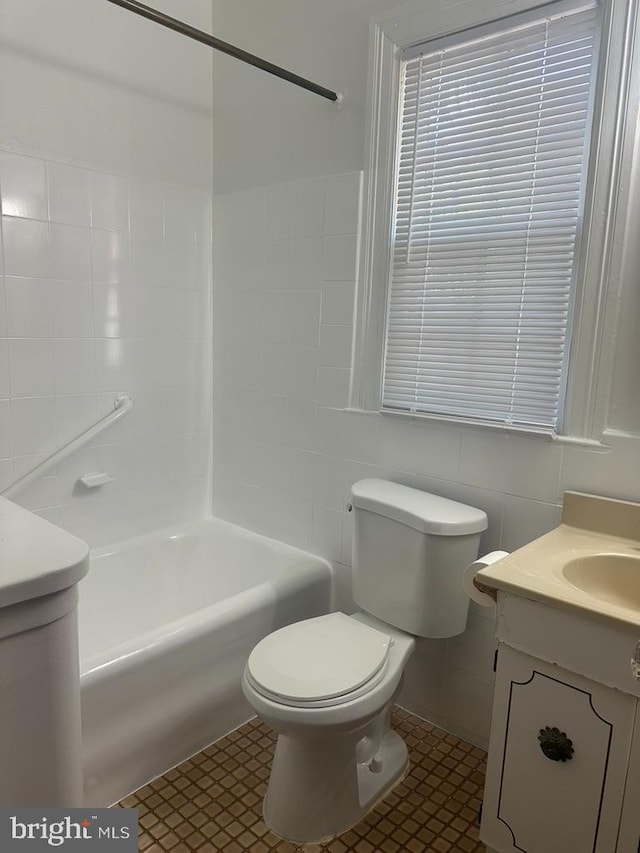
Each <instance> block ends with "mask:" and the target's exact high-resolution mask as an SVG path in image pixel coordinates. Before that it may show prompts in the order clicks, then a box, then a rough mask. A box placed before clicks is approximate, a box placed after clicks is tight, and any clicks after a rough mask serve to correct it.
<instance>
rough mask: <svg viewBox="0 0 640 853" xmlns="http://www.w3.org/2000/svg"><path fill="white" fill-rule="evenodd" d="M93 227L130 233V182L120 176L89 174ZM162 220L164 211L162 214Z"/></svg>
mask: <svg viewBox="0 0 640 853" xmlns="http://www.w3.org/2000/svg"><path fill="white" fill-rule="evenodd" d="M89 199H90V202H91V227H92V228H101V229H104V230H106V231H122V232H124V233H125V234H126V233H127V232H128V231H129V182H128V181H127V179H126V178H122V177H120V176H119V175H108V174H106V173H104V172H89ZM160 216H161V219H162V211H161V212H160Z"/></svg>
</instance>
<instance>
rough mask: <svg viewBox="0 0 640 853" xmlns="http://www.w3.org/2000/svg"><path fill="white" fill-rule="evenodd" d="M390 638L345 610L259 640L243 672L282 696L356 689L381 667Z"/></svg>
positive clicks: (308, 697)
mask: <svg viewBox="0 0 640 853" xmlns="http://www.w3.org/2000/svg"><path fill="white" fill-rule="evenodd" d="M390 645H391V638H390V637H389V636H388V635H387V634H383V633H382V631H377V630H376V629H375V628H370V627H369V626H368V625H364V624H363V623H362V622H358V621H356V620H355V619H351V618H350V617H349V616H345V614H344V613H329V614H328V615H326V616H318V617H316V618H315V619H306V620H305V621H303V622H296V623H295V624H293V625H288V626H287V627H286V628H280V630H279V631H274V633H273V634H269V636H268V637H265V639H264V640H262V641H261V642H259V643H258V645H257V646H256V647H255V649H254V650H253V651H252V652H251V654H250V655H249V660H248V662H247V670H248V672H249V675H250V676H251V679H252V680H253V681H254V683H255V684H256V685H257V686H259V687H262V688H263V689H264V690H265V691H268V693H270V694H274V695H275V696H279V697H282V698H283V699H285V700H293V701H299V702H314V701H318V700H322V699H332V698H333V697H335V696H340V695H343V694H345V693H350V692H352V691H353V690H357V689H358V687H361V686H362V685H363V684H365V683H366V682H367V681H369V680H370V679H372V678H373V676H374V675H375V674H376V673H377V672H378V671H379V670H380V669H381V667H382V666H383V665H384V663H385V661H386V659H387V655H388V654H389V646H390Z"/></svg>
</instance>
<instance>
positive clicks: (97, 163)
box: [0, 0, 211, 545]
mask: <svg viewBox="0 0 640 853" xmlns="http://www.w3.org/2000/svg"><path fill="white" fill-rule="evenodd" d="M163 8H165V9H166V11H168V12H170V13H174V14H180V15H182V16H183V17H184V18H186V19H188V20H190V21H191V22H192V23H194V24H195V25H197V26H202V27H204V28H209V27H210V25H211V20H210V19H211V7H210V3H209V2H208V0H189V2H184V0H181V2H177V0H176V2H173V3H169V2H167V3H164V4H163ZM0 103H1V104H2V109H0V198H1V200H2V214H3V216H2V224H1V231H0V239H1V242H0V269H1V270H2V278H1V280H0V488H1V487H2V486H3V485H6V484H7V483H9V482H10V481H11V480H12V479H13V478H14V477H17V476H18V475H20V474H21V473H23V472H24V471H26V470H28V469H29V468H30V467H32V466H33V465H34V464H35V463H36V462H38V461H40V460H41V459H42V458H43V457H44V456H46V455H47V454H48V453H50V452H52V451H53V450H55V449H56V448H57V446H58V445H60V444H62V443H64V442H65V441H67V440H69V439H70V438H71V437H73V436H74V435H75V434H76V433H77V432H80V431H81V430H82V429H84V428H86V426H88V425H89V424H90V423H91V422H92V421H93V420H95V419H97V418H98V417H99V416H100V415H102V414H104V413H107V412H108V411H109V410H110V409H111V407H112V405H113V399H114V397H115V395H116V394H117V393H118V392H126V393H129V394H130V395H131V396H132V397H133V398H134V401H135V410H134V412H133V413H132V414H131V415H129V416H128V417H127V418H126V419H124V420H123V421H121V422H120V423H119V424H118V425H117V426H116V427H114V428H113V429H111V430H109V431H108V432H105V433H103V434H102V436H100V437H99V438H98V439H97V440H96V441H95V442H94V444H93V445H92V446H90V447H88V448H86V449H85V450H83V451H80V452H78V453H77V454H75V455H74V456H73V457H71V458H70V459H69V460H68V461H67V462H66V463H64V464H62V465H61V466H60V467H59V469H58V470H57V471H56V470H54V471H52V472H50V474H49V475H48V476H46V477H44V478H42V479H41V480H40V481H38V482H37V483H35V484H34V485H33V486H32V487H30V488H29V489H27V490H25V492H24V493H22V494H20V495H18V496H17V497H16V500H18V501H19V502H21V503H24V505H25V506H28V507H30V508H32V509H36V510H38V511H39V512H41V514H42V515H44V516H45V517H47V518H50V519H51V520H53V521H55V522H57V523H59V524H60V525H61V526H63V527H66V528H67V529H69V530H71V531H73V532H76V533H78V534H79V535H81V536H83V537H84V538H86V539H87V540H88V541H89V542H90V543H91V544H92V545H100V544H104V543H109V542H113V541H116V540H118V539H120V538H123V537H124V536H129V535H133V534H137V533H141V532H143V531H145V530H147V529H150V528H153V527H158V526H164V525H166V524H169V523H172V522H177V521H180V520H181V519H183V518H194V517H197V516H200V515H202V514H204V513H205V512H206V510H207V500H208V491H209V445H210V396H211V392H210V387H211V380H210V376H211V372H210V321H209V312H210V266H211V258H210V252H211V250H210V206H211V199H210V192H211V59H210V52H209V51H208V50H207V49H206V48H202V49H200V48H199V47H198V46H197V45H194V44H193V43H190V42H187V41H186V40H185V39H183V38H181V37H180V36H178V35H176V34H172V33H169V32H167V31H164V30H162V29H161V28H159V27H158V26H156V25H154V24H152V23H150V22H148V21H143V20H141V19H139V18H136V17H134V16H133V15H132V14H131V13H128V12H125V11H124V10H122V9H119V8H117V7H115V6H113V5H111V4H109V3H107V2H106V0H97V2H92V3H87V2H86V0H60V2H56V3H48V2H42V0H5V2H3V3H2V5H1V7H0ZM93 471H106V472H107V473H109V474H111V475H113V476H115V477H116V481H115V482H114V483H112V484H109V485H107V486H104V487H102V488H101V489H99V490H96V491H93V492H88V491H87V490H85V489H84V488H83V487H82V486H79V485H77V482H76V481H77V479H78V477H80V476H82V475H84V474H88V473H91V472H93Z"/></svg>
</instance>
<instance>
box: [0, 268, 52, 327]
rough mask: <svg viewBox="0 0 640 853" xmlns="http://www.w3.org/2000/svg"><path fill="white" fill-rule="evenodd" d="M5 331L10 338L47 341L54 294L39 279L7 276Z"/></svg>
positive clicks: (46, 281)
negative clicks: (43, 339) (45, 339)
mask: <svg viewBox="0 0 640 853" xmlns="http://www.w3.org/2000/svg"><path fill="white" fill-rule="evenodd" d="M6 294H7V331H8V334H9V335H10V336H11V337H12V338H50V337H51V336H52V334H53V311H54V305H55V293H54V288H53V286H52V283H51V282H50V281H48V280H47V279H43V278H14V277H11V276H7V279H6Z"/></svg>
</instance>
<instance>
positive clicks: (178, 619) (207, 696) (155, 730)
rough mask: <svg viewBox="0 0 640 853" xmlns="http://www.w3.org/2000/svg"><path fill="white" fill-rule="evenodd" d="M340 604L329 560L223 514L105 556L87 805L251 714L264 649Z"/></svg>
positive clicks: (86, 745) (91, 697)
mask: <svg viewBox="0 0 640 853" xmlns="http://www.w3.org/2000/svg"><path fill="white" fill-rule="evenodd" d="M330 603H331V567H330V565H329V563H327V562H326V561H325V560H322V559H320V558H319V557H314V556H312V555H311V554H307V553H305V552H303V551H299V550H297V549H296V548H291V547H289V546H287V545H283V544H281V543H279V542H274V541H273V540H271V539H267V538H265V537H263V536H259V535H257V534H254V533H250V532H249V531H247V530H244V529H242V528H240V527H235V526H234V525H231V524H227V523H226V522H223V521H219V520H217V519H213V518H210V519H205V520H203V521H197V522H193V523H189V524H185V525H181V526H180V527H176V528H173V529H169V530H163V531H160V532H157V533H152V534H149V535H146V536H142V537H138V538H136V539H131V540H129V541H127V542H122V543H120V544H118V545H114V546H111V547H107V548H100V549H98V550H96V551H93V552H92V554H91V568H90V570H89V574H88V575H87V577H86V578H85V579H84V580H83V581H82V582H81V584H80V605H79V610H78V626H79V640H80V672H81V679H80V683H81V701H82V730H83V731H82V738H83V761H84V778H85V804H86V805H87V806H106V805H111V804H112V803H114V802H117V801H118V800H120V799H121V798H122V797H124V796H126V795H127V794H128V793H130V792H131V791H134V790H136V789H137V788H139V787H140V786H142V785H144V784H146V783H147V782H149V781H150V780H151V779H153V778H155V777H156V776H158V775H160V774H161V773H164V772H165V771H167V770H168V769H169V768H171V767H173V766H175V765H176V764H179V763H180V762H181V761H184V760H185V759H186V758H188V757H189V756H190V755H193V754H194V753H195V752H198V751H199V750H200V749H202V748H203V747H205V746H207V745H208V744H210V743H212V742H213V741H214V740H217V739H218V738H220V737H222V736H223V735H224V734H226V733H227V732H229V731H230V730H232V729H234V728H236V727H237V726H239V725H241V724H242V723H244V722H246V721H247V720H248V719H250V717H251V716H253V712H252V710H251V708H250V707H249V705H248V704H247V702H246V701H245V699H244V697H243V695H242V690H241V687H240V681H241V676H242V671H243V668H244V664H245V661H246V659H247V656H248V654H249V652H250V651H251V649H252V648H253V646H254V645H255V644H256V643H257V642H258V640H260V639H261V638H262V637H264V636H265V635H266V634H268V633H269V632H270V631H273V630H274V629H275V628H279V627H281V626H283V625H287V624H289V623H290V622H295V621H297V620H299V619H305V618H308V617H310V616H318V615H320V614H322V613H326V612H328V610H329V609H330Z"/></svg>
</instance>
